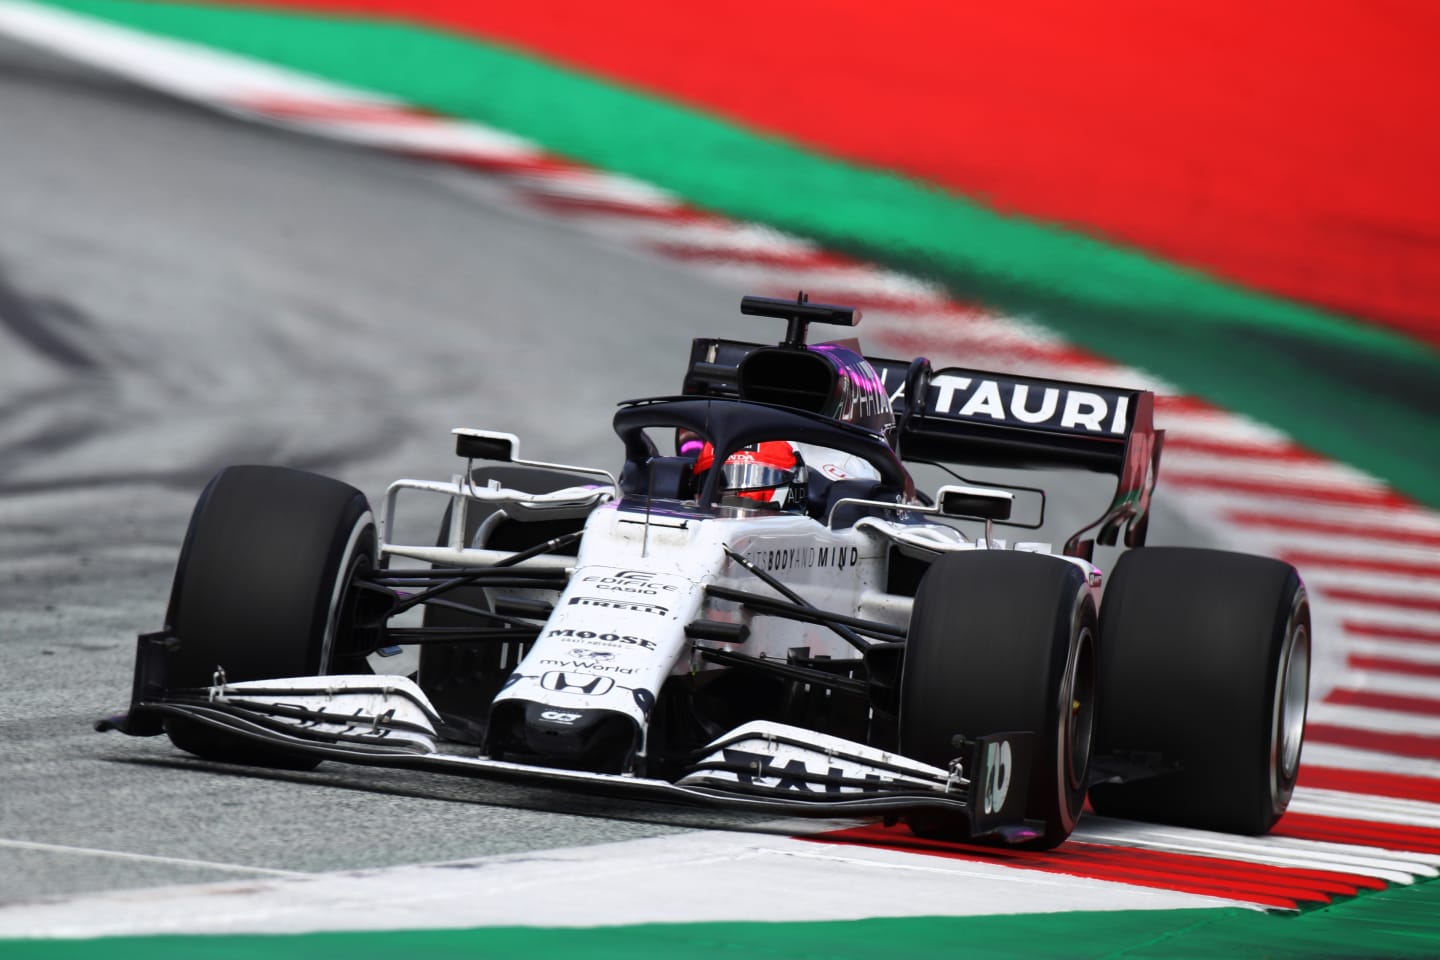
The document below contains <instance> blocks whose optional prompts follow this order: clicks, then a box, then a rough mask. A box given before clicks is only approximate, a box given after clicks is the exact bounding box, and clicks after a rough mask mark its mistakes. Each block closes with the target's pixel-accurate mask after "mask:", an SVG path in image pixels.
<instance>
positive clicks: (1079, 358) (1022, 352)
mask: <svg viewBox="0 0 1440 960" xmlns="http://www.w3.org/2000/svg"><path fill="white" fill-rule="evenodd" d="M884 339H885V344H886V346H888V347H891V348H893V349H896V350H899V351H903V352H905V353H907V354H910V355H913V356H917V357H918V356H923V355H925V354H926V353H927V352H928V353H934V352H935V351H936V348H937V345H938V346H943V347H950V348H956V347H963V346H965V345H966V344H967V342H969V341H970V340H971V339H973V340H974V344H975V346H976V347H977V348H978V349H980V350H982V351H984V352H987V353H1001V354H1004V355H1006V356H1007V357H1013V358H1015V359H1017V360H1020V361H1025V362H1030V363H1048V364H1054V365H1056V366H1067V367H1088V368H1093V369H1095V370H1097V371H1112V370H1114V364H1111V363H1109V362H1107V361H1104V360H1101V359H1099V358H1098V357H1096V356H1094V355H1093V354H1090V353H1086V352H1085V351H1084V350H1080V349H1078V348H1076V347H1071V346H1067V345H1064V344H1045V343H1029V342H1020V343H1010V342H1006V343H1000V344H992V343H989V342H987V340H986V336H985V335H984V334H979V335H977V336H976V337H974V338H967V337H966V335H965V329H964V327H963V326H960V327H958V328H957V329H955V330H952V331H946V330H936V331H933V332H927V333H926V334H925V335H924V336H919V335H912V334H906V333H900V332H895V331H887V332H886V333H885V336H884Z"/></svg>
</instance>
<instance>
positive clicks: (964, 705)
mask: <svg viewBox="0 0 1440 960" xmlns="http://www.w3.org/2000/svg"><path fill="white" fill-rule="evenodd" d="M1095 633H1096V627H1095V604H1094V601H1093V600H1092V599H1091V597H1090V593H1089V589H1088V587H1087V586H1086V583H1085V574H1084V573H1083V572H1082V571H1081V570H1080V569H1079V568H1078V567H1076V566H1075V565H1074V564H1071V563H1068V562H1066V561H1064V560H1060V559H1057V558H1055V557H1047V556H1038V555H1035V554H1029V553H1005V552H1001V551H976V552H975V553H957V554H948V555H945V556H942V557H941V558H940V559H939V560H937V561H935V563H934V564H932V565H931V567H930V570H929V571H928V572H927V573H926V574H925V577H924V579H923V580H922V581H921V583H920V589H919V590H918V591H917V592H916V595H915V606H914V610H913V612H912V614H911V619H910V631H909V635H908V637H907V639H906V641H905V660H904V666H903V667H902V670H901V677H900V750H901V752H902V753H904V754H905V755H906V756H909V757H914V758H915V759H917V760H923V761H925V762H927V763H932V764H935V765H936V766H940V767H944V766H946V764H947V763H948V762H949V761H950V759H952V758H953V757H954V756H955V753H956V751H955V748H954V746H953V745H952V742H951V741H952V738H953V737H954V736H955V735H956V734H963V735H965V736H983V735H986V734H991V733H1000V732H1003V731H1021V730H1029V731H1033V732H1035V733H1036V734H1037V743H1036V754H1035V764H1034V768H1033V769H1032V770H1031V771H1030V789H1029V795H1028V799H1027V802H1026V808H1025V815H1026V817H1027V818H1029V819H1035V820H1043V821H1045V831H1044V833H1043V834H1042V835H1041V836H1040V837H1039V838H1037V839H1036V840H1034V841H1033V842H1032V843H1031V845H1032V846H1035V847H1040V848H1049V847H1053V846H1056V845H1057V844H1059V843H1062V842H1063V841H1064V840H1065V838H1066V837H1068V836H1069V835H1070V832H1071V831H1072V830H1074V829H1075V824H1076V822H1077V821H1078V820H1079V818H1080V811H1081V808H1082V806H1083V805H1084V803H1085V786H1086V783H1087V778H1088V776H1089V763H1090V746H1091V741H1092V734H1093V731H1094V718H1095V697H1094V693H1095V670H1096V659H1095ZM907 822H908V823H909V824H910V828H911V829H912V830H913V831H914V832H915V833H917V834H920V835H921V836H937V837H944V838H954V839H961V838H963V835H957V832H956V829H957V825H952V824H947V823H945V822H944V821H942V820H938V819H936V818H934V817H933V815H932V816H923V815H912V816H910V817H908V818H907Z"/></svg>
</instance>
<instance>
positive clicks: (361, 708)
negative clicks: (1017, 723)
mask: <svg viewBox="0 0 1440 960" xmlns="http://www.w3.org/2000/svg"><path fill="white" fill-rule="evenodd" d="M137 693H139V691H137ZM150 694H151V696H150V697H148V698H144V699H142V698H141V697H138V696H137V698H136V700H135V702H133V703H132V705H131V710H130V713H129V714H128V715H126V716H123V717H117V718H113V719H110V720H104V721H101V722H100V723H99V724H97V727H98V728H99V729H102V730H108V729H119V730H122V731H124V732H127V733H136V734H153V733H158V732H160V729H161V724H160V723H159V721H160V720H161V719H162V718H164V717H181V718H185V719H188V720H190V721H193V722H197V723H200V724H204V725H206V726H210V727H214V728H216V729H218V730H224V731H227V732H229V733H231V734H234V735H237V736H240V737H243V738H245V739H247V740H251V741H253V742H255V743H256V744H257V745H264V746H267V747H271V748H274V749H275V750H276V751H277V752H281V753H285V754H292V755H304V756H309V757H314V758H316V759H322V760H336V761H342V762H346V763H354V764H361V765H367V766H382V767H393V768H402V769H412V770H426V771H431V772H438V773H450V774H460V775H463V776H471V777H478V778H485V779H494V780H504V781H516V782H529V783H535V784H541V785H549V786H559V787H572V788H583V789H586V790H589V791H592V792H600V793H608V794H614V795H625V796H640V797H644V798H648V799H653V800H661V801H678V802H685V803H694V804H703V805H707V806H713V807H721V808H727V809H733V810H749V811H754V812H761V813H773V814H781V815H799V816H814V817H851V816H901V815H905V814H909V813H916V812H922V811H933V812H936V813H943V814H947V815H950V816H953V817H956V818H957V819H958V818H963V820H964V822H965V824H966V826H967V830H966V832H968V834H969V835H970V836H972V837H976V838H981V837H993V838H998V839H1001V840H1004V841H1006V842H1016V843H1018V842H1023V841H1025V840H1028V839H1031V838H1033V837H1035V836H1038V835H1039V832H1040V830H1039V828H1040V826H1041V825H1039V824H1035V823H1033V822H1032V823H1027V822H1026V821H1025V819H1024V811H1025V796H1026V791H1027V781H1028V772H1029V769H1030V763H1031V757H1032V754H1033V740H1034V735H1033V734H1031V733H1026V732H1017V733H1001V734H994V735H991V736H986V737H980V738H977V739H973V740H958V739H957V744H958V746H957V750H956V753H957V756H956V758H955V759H954V761H952V763H951V764H950V768H949V769H941V768H939V767H934V766H931V765H929V764H925V763H921V762H919V761H916V760H913V759H910V758H908V757H904V756H901V755H899V754H896V753H893V752H890V751H885V750H880V749H878V748H875V747H872V746H869V745H866V744H861V743H855V742H852V741H848V740H844V739H841V738H838V737H831V736H828V735H825V734H821V733H817V732H815V731H813V730H808V729H805V728H802V727H795V726H790V725H787V724H781V723H772V722H769V721H753V722H750V723H747V724H743V725H742V726H740V727H737V728H735V729H734V730H732V731H730V732H729V733H727V734H725V735H724V736H722V737H719V738H717V739H716V740H715V741H713V742H712V743H710V744H708V745H707V746H705V747H703V748H701V749H700V750H698V751H696V753H695V755H694V757H693V758H692V762H690V763H688V764H686V765H685V766H684V769H683V772H682V773H681V775H680V776H678V777H677V778H676V779H675V780H673V781H671V780H660V779H652V778H645V777H637V776H629V775H622V774H609V773H593V772H588V771H583V770H570V769H564V768H559V767H547V766H537V765H533V764H526V763H516V762H511V761H505V760H493V759H490V758H487V757H482V756H471V755H466V754H465V753H463V752H461V751H462V750H463V748H461V747H458V746H456V745H453V744H450V743H447V742H446V741H444V740H442V739H441V738H440V736H439V735H438V734H437V732H436V731H437V727H439V726H440V725H441V721H440V718H439V716H438V715H437V714H436V713H435V710H434V708H433V707H431V705H430V704H429V701H428V700H427V699H426V697H425V695H424V693H423V692H421V690H420V689H419V687H418V686H416V685H415V684H414V683H413V682H412V681H410V680H408V679H406V678H404V677H387V676H375V675H357V676H325V677H299V678H293V679H283V680H257V681H249V682H245V683H225V682H224V679H223V678H217V683H216V685H215V686H211V687H202V688H197V689H191V690H172V691H165V692H164V693H163V694H159V695H156V691H154V690H153V689H152V690H151V691H150Z"/></svg>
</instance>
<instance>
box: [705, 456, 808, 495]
mask: <svg viewBox="0 0 1440 960" xmlns="http://www.w3.org/2000/svg"><path fill="white" fill-rule="evenodd" d="M720 472H721V474H722V475H723V476H724V477H725V489H726V490H729V491H731V492H732V493H738V492H740V491H742V490H770V489H773V488H775V487H779V486H783V485H785V484H788V483H789V482H790V478H791V476H792V475H793V474H794V470H792V469H786V468H781V467H774V466H771V465H769V464H766V463H727V464H725V465H724V466H723V467H721V468H720Z"/></svg>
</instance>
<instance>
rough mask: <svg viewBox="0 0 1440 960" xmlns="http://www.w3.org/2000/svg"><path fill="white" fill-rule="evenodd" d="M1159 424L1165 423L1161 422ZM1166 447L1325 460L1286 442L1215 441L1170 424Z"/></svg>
mask: <svg viewBox="0 0 1440 960" xmlns="http://www.w3.org/2000/svg"><path fill="white" fill-rule="evenodd" d="M1161 426H1164V424H1163V423H1162V424H1161ZM1165 450H1166V452H1167V453H1168V452H1169V451H1171V450H1184V451H1185V452H1187V453H1206V454H1213V455H1215V456H1217V457H1243V458H1246V459H1249V460H1269V461H1275V462H1280V463H1316V464H1319V463H1325V462H1326V461H1325V460H1324V458H1322V457H1320V456H1319V455H1317V454H1314V453H1311V452H1310V451H1309V450H1303V449H1301V448H1300V447H1297V446H1294V445H1293V444H1286V443H1264V442H1260V443H1247V442H1244V441H1237V440H1215V439H1211V438H1210V437H1207V436H1204V435H1202V434H1197V433H1188V432H1180V431H1179V430H1177V429H1176V428H1173V427H1169V428H1166V431H1165Z"/></svg>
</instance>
